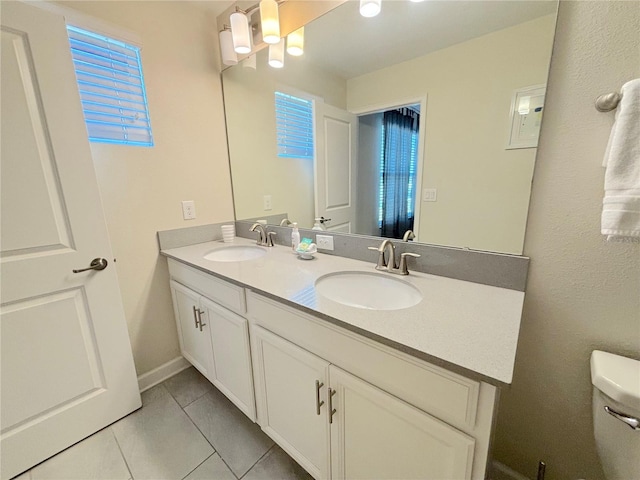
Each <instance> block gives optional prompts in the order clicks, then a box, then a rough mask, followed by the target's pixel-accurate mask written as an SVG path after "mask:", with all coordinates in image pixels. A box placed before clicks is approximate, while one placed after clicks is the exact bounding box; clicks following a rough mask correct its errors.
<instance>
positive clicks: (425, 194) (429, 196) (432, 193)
mask: <svg viewBox="0 0 640 480" xmlns="http://www.w3.org/2000/svg"><path fill="white" fill-rule="evenodd" d="M437 200H438V190H436V189H435V188H423V189H422V201H423V202H436V201H437Z"/></svg>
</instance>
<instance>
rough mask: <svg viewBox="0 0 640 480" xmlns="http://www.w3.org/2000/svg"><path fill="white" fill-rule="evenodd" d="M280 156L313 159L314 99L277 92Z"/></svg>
mask: <svg viewBox="0 0 640 480" xmlns="http://www.w3.org/2000/svg"><path fill="white" fill-rule="evenodd" d="M275 105H276V135H277V145H278V156H279V157H288V158H304V159H311V160H313V101H311V100H308V99H305V98H300V97H297V96H294V95H289V94H287V93H283V92H277V91H276V92H275Z"/></svg>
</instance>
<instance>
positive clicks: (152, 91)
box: [60, 1, 233, 374]
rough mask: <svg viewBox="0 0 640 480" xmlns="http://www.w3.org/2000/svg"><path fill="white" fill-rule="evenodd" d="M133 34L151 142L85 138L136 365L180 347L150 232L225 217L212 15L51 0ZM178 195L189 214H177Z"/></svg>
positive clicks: (161, 359) (227, 192)
mask: <svg viewBox="0 0 640 480" xmlns="http://www.w3.org/2000/svg"><path fill="white" fill-rule="evenodd" d="M60 3H61V4H62V5H63V6H65V7H70V8H74V9H76V10H78V11H81V12H83V13H86V14H89V15H92V16H94V17H97V18H99V19H102V20H104V21H107V22H109V23H112V24H115V25H116V26H119V27H122V28H124V29H127V30H129V31H132V32H133V33H135V34H137V35H139V36H140V37H141V40H142V43H143V46H142V52H141V57H142V66H143V72H144V76H145V81H146V86H147V96H148V101H149V113H150V117H151V126H152V128H153V136H154V141H155V146H154V147H153V148H143V147H130V146H122V145H107V144H97V143H94V144H92V145H91V151H92V154H93V160H94V164H95V167H96V173H97V177H98V184H99V186H100V193H101V195H102V201H103V204H104V210H105V215H106V219H107V225H108V228H109V235H110V238H111V243H112V245H113V250H114V255H115V256H116V258H117V263H116V264H115V265H116V268H117V270H118V277H119V280H120V288H121V290H122V296H123V300H124V308H125V314H126V317H127V323H128V326H129V334H130V336H131V343H132V347H133V355H134V359H135V363H136V369H137V371H138V373H139V374H142V373H145V372H148V371H149V370H152V369H153V368H156V367H158V366H159V365H161V364H163V363H165V362H167V361H169V360H171V359H173V358H175V357H176V356H177V355H179V354H180V352H179V347H178V337H177V332H176V326H175V321H174V317H173V310H172V305H171V295H170V292H169V276H168V272H167V267H166V261H165V260H164V259H162V258H161V257H160V256H159V254H158V244H157V240H156V231H158V230H166V229H172V228H180V227H187V226H194V225H202V224H208V223H214V222H222V221H226V220H229V219H232V218H233V206H232V198H231V183H230V179H229V166H228V157H227V149H226V138H225V126H224V114H223V106H222V94H221V87H220V77H219V67H218V65H217V58H218V53H217V49H218V46H217V35H216V32H215V27H214V26H215V16H214V15H209V14H208V13H207V12H205V11H203V10H202V9H200V8H198V7H196V6H194V4H191V3H190V2H151V1H149V2H107V1H102V2H86V1H82V2H60ZM181 200H194V201H195V202H196V212H197V219H195V220H190V221H185V220H183V219H182V211H181V205H180V201H181Z"/></svg>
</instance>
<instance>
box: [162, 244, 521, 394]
mask: <svg viewBox="0 0 640 480" xmlns="http://www.w3.org/2000/svg"><path fill="white" fill-rule="evenodd" d="M229 245H255V241H252V240H248V239H244V238H236V240H235V242H234V243H233V244H225V243H222V242H221V241H218V242H207V243H198V244H195V245H190V246H187V247H180V248H172V249H167V250H162V252H161V253H162V254H163V255H166V256H168V257H171V258H174V259H176V260H179V261H181V262H183V263H186V264H188V265H191V266H193V267H196V268H198V269H200V270H203V271H206V272H210V273H212V274H214V275H215V276H217V277H220V278H223V279H226V280H229V281H231V282H233V283H235V284H238V285H241V286H243V287H246V288H249V289H251V290H253V291H255V292H257V293H263V294H266V295H267V296H270V297H272V298H276V299H280V300H282V301H283V302H284V303H286V304H288V305H292V306H294V307H298V308H300V307H302V308H300V309H301V310H303V311H307V312H312V313H318V314H320V315H319V317H320V318H324V319H326V320H330V321H334V323H336V324H338V325H340V326H343V327H345V328H349V329H352V330H353V331H355V332H358V333H363V334H365V335H367V333H368V334H371V338H374V339H379V340H380V339H384V340H385V341H384V343H386V344H388V345H391V346H393V347H395V348H398V349H400V350H403V351H405V352H408V353H410V354H413V355H415V356H418V357H422V358H424V359H425V360H428V361H429V360H439V361H440V362H437V363H441V364H443V365H445V366H446V365H447V364H450V365H452V366H457V367H461V368H462V369H465V370H469V371H471V372H475V373H477V374H479V375H480V376H482V377H486V379H487V380H494V381H497V382H500V383H506V384H509V383H511V379H512V376H513V365H514V362H515V355H516V346H517V343H518V332H519V329H520V319H521V316H522V306H523V302H524V293H523V292H518V291H515V290H509V289H505V288H499V287H491V286H487V285H482V284H478V283H472V282H465V281H462V280H454V279H451V278H446V277H439V276H435V275H429V274H426V273H420V272H411V274H410V275H408V276H398V275H392V274H389V273H384V272H377V271H376V270H375V269H374V266H375V264H374V263H369V262H362V261H359V260H352V259H349V258H344V257H338V256H332V255H326V254H321V253H320V254H316V256H315V258H314V259H313V260H302V259H300V258H298V256H297V255H295V254H293V252H292V251H291V250H290V249H289V248H287V247H283V246H275V247H271V248H265V250H266V254H265V255H264V256H263V257H260V258H258V259H255V260H248V261H242V262H214V261H210V260H205V259H204V255H206V254H207V253H209V252H211V251H212V250H214V249H216V248H221V247H226V246H229ZM372 257H375V255H374V254H373V253H372ZM340 271H352V272H376V273H377V274H379V275H389V276H393V277H394V278H397V279H401V280H403V281H406V282H408V283H411V284H412V285H414V286H415V287H416V288H418V289H419V290H420V292H421V293H422V295H423V299H422V301H421V302H420V303H418V304H417V305H415V306H413V307H410V308H404V309H401V310H393V311H389V310H386V311H375V310H365V309H360V308H356V307H350V306H346V305H342V304H340V303H337V302H334V301H331V300H329V299H326V298H324V297H322V296H320V295H316V291H315V287H314V284H315V281H316V280H317V279H318V278H319V277H321V276H322V275H326V274H328V273H334V272H340ZM376 337H379V338H376ZM493 383H495V382H493Z"/></svg>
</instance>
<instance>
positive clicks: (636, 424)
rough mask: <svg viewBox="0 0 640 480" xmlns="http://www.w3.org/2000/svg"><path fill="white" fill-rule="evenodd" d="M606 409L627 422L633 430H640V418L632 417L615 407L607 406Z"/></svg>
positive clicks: (610, 413)
mask: <svg viewBox="0 0 640 480" xmlns="http://www.w3.org/2000/svg"><path fill="white" fill-rule="evenodd" d="M604 411H605V412H607V413H608V414H609V415H611V416H612V417H615V418H617V419H618V420H620V421H621V422H623V423H625V424H627V425H628V426H629V428H631V429H632V430H640V420H639V419H637V418H635V417H632V416H631V415H627V414H626V413H622V412H617V411H615V410H614V409H613V408H611V407H608V406H605V407H604Z"/></svg>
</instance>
